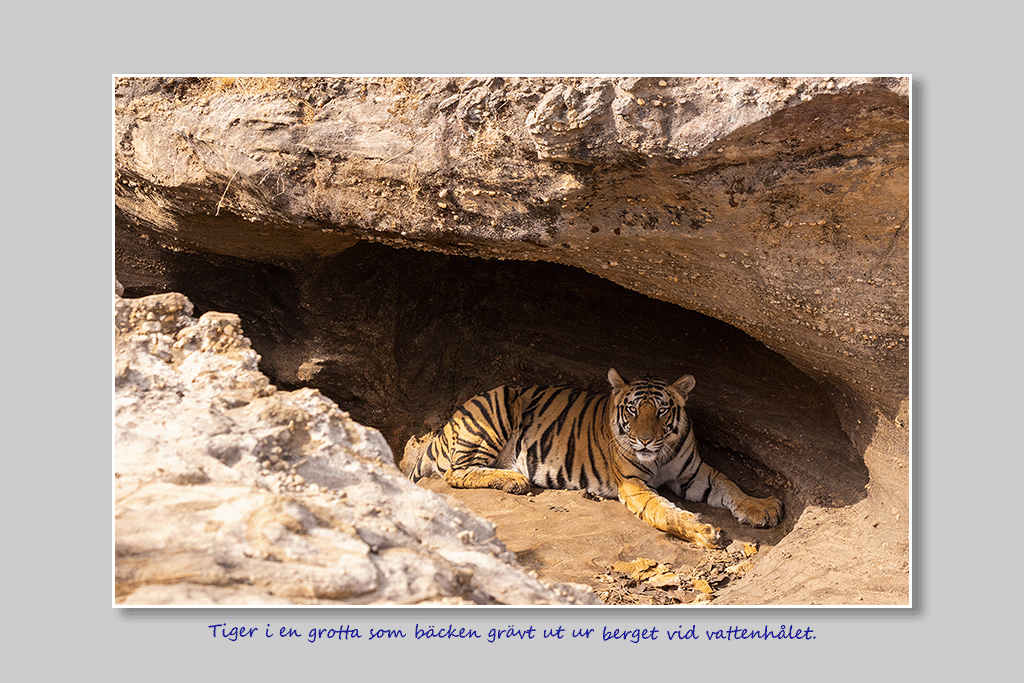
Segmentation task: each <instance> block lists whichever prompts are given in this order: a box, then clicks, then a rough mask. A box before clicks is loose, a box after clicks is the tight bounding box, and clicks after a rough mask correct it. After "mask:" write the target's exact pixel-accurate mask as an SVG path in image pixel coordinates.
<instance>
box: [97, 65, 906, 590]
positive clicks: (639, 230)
mask: <svg viewBox="0 0 1024 683" xmlns="http://www.w3.org/2000/svg"><path fill="white" fill-rule="evenodd" d="M908 94H909V83H908V82H907V81H906V80H905V79H891V78H885V79H873V78H619V79H608V78H588V79H572V78H469V79H465V78H462V79H456V78H438V79H403V78H390V79H374V78H361V79H344V78H328V79H299V78H296V79H274V78H269V79H121V80H119V81H118V83H117V84H116V86H115V107H116V111H115V114H116V118H115V142H116V148H115V166H116V168H115V174H116V177H115V190H116V212H117V235H116V238H117V241H116V249H117V272H118V277H119V278H120V279H121V281H122V282H123V283H124V284H125V286H126V287H127V292H128V294H130V295H132V296H138V295H141V294H150V293H154V292H167V291H181V292H184V293H186V294H188V296H189V297H190V298H191V299H192V300H193V301H195V302H196V303H197V304H198V305H200V306H201V307H202V308H205V309H211V310H225V311H231V312H234V313H237V314H239V315H240V316H241V318H242V320H243V321H244V324H245V328H246V332H247V334H248V335H249V336H250V337H251V338H252V339H253V342H254V344H255V345H256V347H257V348H258V349H259V351H260V354H261V355H262V356H263V363H262V365H261V367H262V368H263V369H264V371H265V372H267V373H268V374H270V375H271V377H272V379H273V381H274V382H275V383H277V384H279V385H281V386H286V387H294V388H298V387H302V386H312V387H317V388H319V389H320V390H321V391H323V392H324V393H326V394H327V395H328V396H331V397H332V398H334V399H336V400H338V401H339V403H340V404H341V405H342V407H344V408H346V409H347V410H350V411H352V413H353V415H354V416H355V417H356V418H357V419H359V420H360V421H362V422H364V423H366V424H369V425H371V426H374V427H378V428H380V429H381V430H382V432H383V433H384V435H385V437H386V438H387V439H388V441H389V442H390V444H391V446H392V448H395V447H397V446H399V445H400V444H401V442H402V441H403V439H404V438H405V437H407V436H408V435H410V434H412V433H416V432H419V431H422V430H424V429H428V428H432V427H436V426H437V425H438V424H439V423H440V422H441V421H442V420H443V419H444V418H445V417H446V416H447V414H448V413H450V410H451V409H452V408H453V407H454V406H455V405H456V404H457V403H458V402H459V401H460V400H462V399H464V398H466V397H467V396H468V395H470V394H472V393H474V392H476V391H479V390H481V389H487V388H489V387H490V386H493V385H495V384H499V383H503V382H513V381H523V382H541V383H552V382H567V383H573V384H578V385H583V386H585V387H587V388H593V389H600V388H601V384H602V380H601V378H603V377H604V374H605V373H606V371H607V367H608V366H609V365H615V366H617V367H618V368H619V370H620V371H623V372H625V373H627V374H633V373H636V372H656V373H659V374H665V375H671V377H669V379H674V378H675V377H676V376H678V375H680V374H683V372H693V374H695V376H696V377H697V382H698V389H697V392H696V394H695V397H694V405H693V406H692V409H693V411H694V413H695V416H696V419H697V421H698V423H699V426H700V427H701V430H702V432H701V433H702V434H705V435H706V436H707V437H708V438H710V439H713V440H714V441H715V442H717V443H719V444H722V445H724V446H727V447H728V448H731V449H733V450H735V451H738V452H741V453H743V454H745V455H746V456H749V457H750V458H753V459H754V460H756V461H758V462H759V463H760V465H759V466H761V467H764V468H766V470H765V471H764V472H762V476H761V477H760V481H762V482H765V485H767V486H768V487H769V488H770V489H773V490H775V491H776V492H778V493H780V495H783V496H784V497H785V498H786V503H787V509H788V510H790V511H791V514H790V515H788V516H787V520H786V523H785V530H786V531H789V530H796V531H801V530H806V529H811V528H813V529H814V532H813V533H808V534H806V535H805V536H806V539H808V540H807V542H812V541H813V544H814V548H815V549H814V550H811V549H810V546H808V547H807V548H805V549H804V550H801V551H799V552H793V551H792V550H791V551H786V552H787V553H789V555H788V558H787V559H783V558H784V555H783V553H781V552H776V551H773V552H772V553H769V554H767V555H766V559H764V560H763V561H762V562H761V564H760V567H762V568H764V569H765V571H767V570H768V566H769V564H770V562H769V560H770V559H771V560H773V561H774V562H775V563H776V565H777V566H774V569H772V570H771V572H769V575H771V576H773V577H774V578H772V579H771V580H776V579H777V578H778V576H779V575H780V574H784V573H785V572H786V571H791V570H792V569H793V567H794V566H795V565H800V563H804V564H802V565H800V566H804V567H808V566H816V565H815V558H820V557H822V556H823V555H822V554H823V553H825V554H827V551H828V550H829V549H830V548H831V547H832V546H835V545H837V541H836V538H837V536H836V534H837V533H838V531H837V529H839V528H840V527H841V526H842V524H840V523H839V520H838V518H836V519H832V517H831V515H832V514H834V513H835V514H839V515H840V516H841V517H842V516H843V515H846V517H842V519H844V520H846V521H849V520H852V519H853V518H854V517H856V519H857V520H859V521H858V522H857V523H856V524H855V525H854V526H853V527H851V528H853V529H856V528H859V526H858V525H862V524H863V525H868V526H865V529H864V533H865V535H866V536H870V535H871V534H877V533H881V532H879V531H878V529H879V528H882V529H883V530H886V529H888V531H887V533H888V535H887V536H886V540H885V541H884V543H885V548H886V549H885V550H884V551H878V549H877V548H876V547H875V546H874V545H872V550H871V552H870V553H869V554H868V555H867V556H870V557H874V556H875V554H876V553H879V552H880V553H881V555H880V556H879V557H880V559H879V561H878V562H875V563H874V565H875V566H876V569H875V570H873V573H871V574H870V575H871V576H878V577H882V578H880V579H878V580H877V581H874V583H875V584H878V585H881V584H885V586H886V588H885V589H884V590H880V591H879V592H878V596H879V597H878V598H877V600H876V599H872V601H881V602H885V601H888V600H894V601H896V602H902V601H905V599H906V598H907V595H908V593H907V591H908V588H907V587H906V586H907V573H906V566H907V560H908V557H909V550H908V543H907V541H906V539H907V536H908V534H907V520H908V518H909V514H908V513H909V452H908V445H907V444H908V430H909V424H908V423H909V408H908V405H909V403H908V398H909V384H908V377H909V367H908V362H909V234H910V229H909V152H908V150H909V130H908V129H909V126H908V113H909V101H908ZM369 242H376V243H378V244H367V243H369ZM396 247H397V248H398V249H395V248H396ZM403 249H404V250H409V249H415V250H417V251H418V253H413V252H411V251H403ZM426 252H430V253H426ZM431 254H437V255H436V256H432V255H431ZM480 258H483V259H502V260H514V261H543V262H548V263H544V264H524V265H523V267H522V268H521V269H519V268H517V267H516V266H515V264H508V263H503V264H497V263H495V262H493V261H489V262H485V261H480V260H479V259H480ZM559 266H573V267H574V268H575V269H578V270H574V269H564V268H560V267H559ZM579 270H582V271H587V272H588V273H590V274H591V276H586V275H585V274H582V273H579V272H578V271H579ZM593 276H597V277H599V278H601V279H603V281H606V282H604V283H601V284H595V282H599V281H597V280H596V278H595V277H593ZM607 282H611V283H616V284H618V285H621V287H622V288H624V290H621V291H620V290H618V289H614V290H613V289H607V288H606V287H605V285H606V284H607ZM626 290H630V291H626ZM631 292H635V293H638V294H636V295H634V294H632V293H631ZM670 309H671V310H670ZM682 309H686V310H685V311H683V310H682ZM693 312H696V313H699V314H703V315H704V316H709V317H708V318H705V317H703V316H699V315H697V314H696V313H693ZM710 318H714V319H717V320H711V319H710ZM723 323H724V324H723ZM755 340H756V341H755ZM775 354H777V355H775ZM755 485H756V484H755ZM844 511H845V512H844ZM847 517H848V518H849V519H847ZM825 519H830V520H832V521H830V522H828V523H823V522H822V520H825ZM880 520H881V521H880ZM876 522H877V524H876ZM843 523H844V524H845V522H843ZM822 524H824V527H821V525H822ZM830 529H831V530H832V531H830ZM843 533H852V532H850V531H849V529H847V530H846V531H843ZM852 535H853V536H856V535H857V534H852ZM793 536H796V537H800V534H790V536H789V537H787V539H790V538H791V537H793ZM866 536H865V537H866ZM787 539H783V540H782V541H781V543H783V544H785V543H786V542H787ZM788 542H789V543H796V540H795V539H794V540H789V541H788ZM843 543H845V541H844V542H843ZM872 543H873V542H872ZM854 544H855V545H856V541H854ZM839 545H842V543H839ZM776 550H778V549H776ZM794 550H795V548H794ZM863 557H866V556H865V555H863V554H858V553H857V552H852V554H851V555H850V557H849V558H848V560H849V563H848V564H849V566H850V567H855V566H856V564H857V561H858V559H857V558H863ZM794 558H795V559H794ZM826 564H827V563H826ZM832 566H833V568H834V567H835V566H836V565H835V563H832ZM830 571H831V572H832V573H836V572H835V571H834V570H814V571H813V572H812V573H816V575H817V574H823V575H827V574H828V573H829V572H830ZM855 575H856V572H855V571H854V572H851V576H849V577H846V578H837V579H835V580H834V581H830V580H828V579H823V580H824V584H823V586H822V587H820V590H819V589H817V588H816V589H814V590H817V592H816V593H814V594H813V595H811V594H810V593H809V592H808V591H810V590H811V589H809V588H807V586H810V585H814V584H815V582H814V581H803V582H802V583H801V584H800V585H799V586H798V585H797V584H795V583H793V584H792V591H791V592H786V591H785V590H783V591H782V592H781V593H780V594H779V595H777V596H774V597H771V600H774V601H794V602H812V601H825V602H843V601H855V600H856V597H857V596H858V595H863V594H865V592H867V593H870V592H871V590H872V588H871V585H872V581H873V580H874V579H871V578H870V577H869V578H868V579H866V581H867V584H866V585H865V584H863V582H861V581H860V580H859V578H858V579H855V578H854V576H855ZM752 577H754V578H753V579H751V580H748V582H756V580H757V578H756V577H757V573H756V572H755V573H754V574H752ZM763 580H764V581H768V580H769V579H763ZM776 585H779V584H777V583H776ZM900 586H903V588H900ZM801 591H803V592H801ZM723 597H725V596H723ZM735 599H736V600H737V601H740V602H742V601H749V600H751V599H753V600H760V599H764V600H767V599H768V597H767V596H765V595H760V594H756V591H755V593H753V594H751V595H748V596H746V597H744V596H743V595H738V596H736V598H735Z"/></svg>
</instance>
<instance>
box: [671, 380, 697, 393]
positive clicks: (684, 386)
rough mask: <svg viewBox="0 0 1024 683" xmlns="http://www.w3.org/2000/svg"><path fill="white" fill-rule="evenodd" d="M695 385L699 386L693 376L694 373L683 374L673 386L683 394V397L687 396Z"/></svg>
mask: <svg viewBox="0 0 1024 683" xmlns="http://www.w3.org/2000/svg"><path fill="white" fill-rule="evenodd" d="M695 386H697V380H695V379H694V378H693V375H683V376H682V377H680V378H679V379H677V380H676V381H675V383H674V384H672V388H673V389H675V390H676V391H678V392H679V393H680V394H682V395H683V398H686V397H687V396H688V395H689V394H690V392H691V391H693V388H694V387H695Z"/></svg>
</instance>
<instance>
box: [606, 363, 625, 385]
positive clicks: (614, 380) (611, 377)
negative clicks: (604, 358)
mask: <svg viewBox="0 0 1024 683" xmlns="http://www.w3.org/2000/svg"><path fill="white" fill-rule="evenodd" d="M608 382H609V383H610V384H611V385H612V389H615V390H618V389H621V388H622V387H624V386H626V381H625V380H624V379H622V375H620V374H619V373H617V372H616V371H615V368H611V369H609V370H608Z"/></svg>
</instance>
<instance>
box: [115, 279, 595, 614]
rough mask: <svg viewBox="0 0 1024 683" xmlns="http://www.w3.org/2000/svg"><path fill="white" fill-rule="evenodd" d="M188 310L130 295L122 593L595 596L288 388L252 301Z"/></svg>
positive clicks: (386, 599) (555, 599)
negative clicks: (273, 376)
mask: <svg viewBox="0 0 1024 683" xmlns="http://www.w3.org/2000/svg"><path fill="white" fill-rule="evenodd" d="M191 311H192V304H191V302H190V301H188V299H187V298H185V297H183V296H181V295H180V294H173V293H172V294H164V295H156V296H149V297H145V298H141V299H134V300H130V299H121V298H117V299H116V300H115V326H116V330H117V336H116V372H117V378H116V391H115V399H114V405H115V448H116V451H115V505H114V517H115V553H116V560H115V567H116V570H115V571H116V584H115V595H116V602H117V603H118V604H125V605H142V604H172V605H183V604H191V605H195V604H328V603H345V604H423V603H430V604H534V603H552V604H576V603H594V602H597V600H596V598H595V597H594V596H593V594H592V593H590V592H589V591H588V590H587V589H585V588H583V587H580V586H570V585H542V584H541V583H540V582H539V581H537V580H536V579H534V578H532V577H531V576H530V575H528V574H527V573H526V572H525V571H524V570H523V569H522V568H520V567H519V566H518V565H517V563H516V561H515V558H514V556H512V555H511V553H509V552H508V551H507V550H506V549H505V547H504V546H503V545H502V543H501V542H500V541H498V540H497V539H496V537H495V533H494V526H493V524H491V523H490V522H488V521H486V520H484V519H482V518H480V517H477V516H476V515H473V514H472V513H470V512H468V511H467V510H465V509H461V508H457V507H453V506H452V505H451V503H452V502H453V501H451V500H450V499H447V500H446V499H445V498H444V497H442V496H439V495H437V494H434V493H431V492H429V491H426V490H424V489H422V488H420V487H417V486H415V485H414V484H412V483H411V482H409V481H408V480H406V479H405V478H404V477H403V476H402V475H401V473H400V472H398V470H397V469H396V468H395V467H394V465H393V464H392V455H391V451H390V449H389V448H388V446H387V444H386V443H385V442H384V440H383V438H382V437H381V435H380V433H379V432H377V431H376V430H373V429H368V428H366V427H364V426H362V425H360V424H358V423H356V422H354V421H353V420H352V419H351V418H350V417H349V416H348V414H347V413H344V412H343V411H341V410H340V409H339V408H338V407H337V405H335V404H334V403H333V402H332V401H330V400H329V399H327V398H325V397H324V396H323V395H322V394H320V393H319V392H318V391H316V390H313V389H303V390H299V391H294V392H286V391H277V390H276V388H275V387H273V386H271V385H270V384H269V382H268V381H267V379H266V377H264V376H263V375H262V374H261V373H260V372H259V370H258V368H257V363H258V360H259V357H258V355H257V354H256V352H255V351H253V350H252V349H251V348H250V344H249V340H248V339H247V338H246V337H244V336H243V334H242V328H241V326H240V324H239V321H238V317H237V316H235V315H232V314H224V313H215V312H207V313H205V314H203V315H202V316H200V317H199V318H198V319H195V318H192V317H191V315H190V314H191ZM264 463H276V464H279V465H281V467H271V468H269V469H268V468H266V467H264Z"/></svg>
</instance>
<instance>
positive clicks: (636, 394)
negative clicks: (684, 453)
mask: <svg viewBox="0 0 1024 683" xmlns="http://www.w3.org/2000/svg"><path fill="white" fill-rule="evenodd" d="M608 381H609V382H610V383H611V385H612V403H611V404H612V414H611V428H612V436H613V437H614V439H615V440H616V441H617V442H619V443H620V444H622V445H626V444H628V445H629V447H630V448H631V449H632V450H633V452H634V453H635V454H636V456H637V457H638V458H639V459H640V460H650V459H653V458H656V457H657V456H658V455H660V454H662V453H663V452H668V453H674V452H675V448H676V446H677V445H678V443H679V440H680V438H682V437H683V436H685V435H686V429H687V426H688V424H689V423H688V420H687V417H686V413H685V412H684V411H683V406H684V405H685V404H686V397H687V396H688V395H689V393H690V391H692V390H693V387H694V385H695V384H696V383H697V382H696V380H694V378H693V375H683V376H682V377H680V378H679V379H678V380H676V381H675V382H674V383H672V384H669V383H668V382H665V381H664V380H660V379H656V378H653V377H641V378H639V379H635V380H633V381H632V382H629V383H628V384H627V383H626V381H625V380H623V379H622V377H621V376H620V375H619V373H618V372H616V371H615V368H612V369H611V370H609V371H608Z"/></svg>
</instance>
